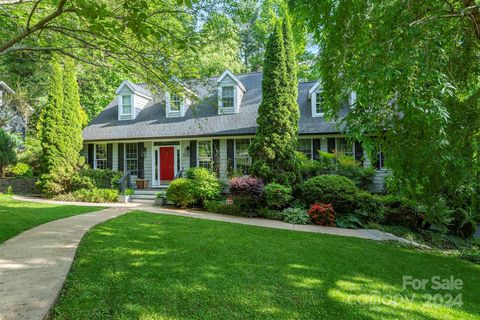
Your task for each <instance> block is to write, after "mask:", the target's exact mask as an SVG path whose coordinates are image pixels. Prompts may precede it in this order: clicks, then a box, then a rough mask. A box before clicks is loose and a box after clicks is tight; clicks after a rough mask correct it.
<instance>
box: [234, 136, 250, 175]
mask: <svg viewBox="0 0 480 320" xmlns="http://www.w3.org/2000/svg"><path fill="white" fill-rule="evenodd" d="M249 146H250V139H237V140H235V166H236V169H237V170H239V171H241V172H243V173H244V174H248V173H249V171H250V166H251V165H252V160H251V158H250V156H249V154H248V147H249Z"/></svg>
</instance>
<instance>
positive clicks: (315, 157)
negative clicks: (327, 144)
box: [313, 139, 320, 160]
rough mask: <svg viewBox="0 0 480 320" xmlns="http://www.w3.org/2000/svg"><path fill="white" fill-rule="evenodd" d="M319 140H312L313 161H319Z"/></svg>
mask: <svg viewBox="0 0 480 320" xmlns="http://www.w3.org/2000/svg"><path fill="white" fill-rule="evenodd" d="M319 151H320V139H313V160H318V159H320V154H319V153H318V152H319Z"/></svg>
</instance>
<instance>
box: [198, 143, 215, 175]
mask: <svg viewBox="0 0 480 320" xmlns="http://www.w3.org/2000/svg"><path fill="white" fill-rule="evenodd" d="M197 151H198V153H197V154H198V155H197V159H198V166H199V167H203V168H207V169H210V168H211V166H212V141H211V140H200V141H198V150H197Z"/></svg>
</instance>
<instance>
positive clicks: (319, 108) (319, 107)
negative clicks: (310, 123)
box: [315, 92, 324, 115]
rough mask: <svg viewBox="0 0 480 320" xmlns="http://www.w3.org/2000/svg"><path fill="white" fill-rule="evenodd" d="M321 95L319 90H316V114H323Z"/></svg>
mask: <svg viewBox="0 0 480 320" xmlns="http://www.w3.org/2000/svg"><path fill="white" fill-rule="evenodd" d="M322 100H323V99H322V96H321V95H320V92H317V94H316V96H315V113H316V114H317V115H323V114H324V112H323V106H322V102H323V101H322Z"/></svg>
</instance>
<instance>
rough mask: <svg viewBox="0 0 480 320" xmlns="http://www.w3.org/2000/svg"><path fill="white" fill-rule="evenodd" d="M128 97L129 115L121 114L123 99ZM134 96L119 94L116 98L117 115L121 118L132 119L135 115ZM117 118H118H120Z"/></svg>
mask: <svg viewBox="0 0 480 320" xmlns="http://www.w3.org/2000/svg"><path fill="white" fill-rule="evenodd" d="M126 96H130V113H125V112H123V97H126ZM134 97H135V95H134V94H121V95H119V96H118V114H119V116H120V117H122V116H130V117H133V115H134V114H135V98H134ZM120 117H119V118H120Z"/></svg>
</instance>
